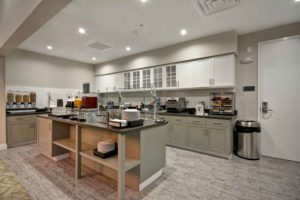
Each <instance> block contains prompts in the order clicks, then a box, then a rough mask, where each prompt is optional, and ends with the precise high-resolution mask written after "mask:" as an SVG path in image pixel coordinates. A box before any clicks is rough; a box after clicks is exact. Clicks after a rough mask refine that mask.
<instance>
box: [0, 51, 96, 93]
mask: <svg viewBox="0 0 300 200" xmlns="http://www.w3.org/2000/svg"><path fill="white" fill-rule="evenodd" d="M5 63H6V84H7V85H16V86H34V87H51V88H70V89H81V88H82V83H83V82H90V83H91V86H92V87H91V88H93V85H94V66H93V65H90V64H84V63H80V62H76V61H71V60H66V59H61V58H57V57H53V56H47V55H42V54H38V53H33V52H29V51H23V50H16V51H14V52H13V53H12V54H10V55H9V56H7V57H6V60H5Z"/></svg>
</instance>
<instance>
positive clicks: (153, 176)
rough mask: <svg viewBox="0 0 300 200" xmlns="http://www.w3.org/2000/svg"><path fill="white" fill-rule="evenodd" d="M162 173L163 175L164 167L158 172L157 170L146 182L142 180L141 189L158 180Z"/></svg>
mask: <svg viewBox="0 0 300 200" xmlns="http://www.w3.org/2000/svg"><path fill="white" fill-rule="evenodd" d="M161 175H162V169H161V170H159V171H158V172H156V173H155V174H153V175H152V176H150V177H149V178H148V179H147V180H145V181H144V182H142V183H141V184H140V185H139V191H142V190H143V189H145V188H146V187H148V186H149V185H150V184H151V183H153V182H154V181H155V180H157V179H158V178H159V177H160V176H161Z"/></svg>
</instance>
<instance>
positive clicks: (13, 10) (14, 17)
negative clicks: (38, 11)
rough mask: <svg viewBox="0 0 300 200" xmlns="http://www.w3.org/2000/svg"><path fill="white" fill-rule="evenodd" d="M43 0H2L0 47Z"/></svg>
mask: <svg viewBox="0 0 300 200" xmlns="http://www.w3.org/2000/svg"><path fill="white" fill-rule="evenodd" d="M40 2H41V0H26V1H24V0H1V1H0V47H2V46H3V44H4V43H5V42H6V41H7V40H8V38H9V37H10V36H11V35H12V34H13V33H14V32H15V31H16V30H17V28H18V27H19V26H20V25H21V24H22V22H23V21H24V20H25V19H26V18H27V17H28V16H29V14H30V13H31V12H32V11H33V10H34V9H35V8H36V6H37V5H38V4H39V3H40Z"/></svg>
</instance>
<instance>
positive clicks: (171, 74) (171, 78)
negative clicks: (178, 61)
mask: <svg viewBox="0 0 300 200" xmlns="http://www.w3.org/2000/svg"><path fill="white" fill-rule="evenodd" d="M177 86H178V82H177V71H176V65H168V66H166V88H174V87H177Z"/></svg>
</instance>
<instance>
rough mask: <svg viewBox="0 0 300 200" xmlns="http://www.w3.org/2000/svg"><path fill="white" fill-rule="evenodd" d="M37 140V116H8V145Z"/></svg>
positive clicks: (12, 145)
mask: <svg viewBox="0 0 300 200" xmlns="http://www.w3.org/2000/svg"><path fill="white" fill-rule="evenodd" d="M36 140H37V136H36V117H35V116H32V115H28V116H21V117H19V116H11V117H8V118H7V145H8V147H14V146H19V145H24V144H30V143H34V142H36Z"/></svg>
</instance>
